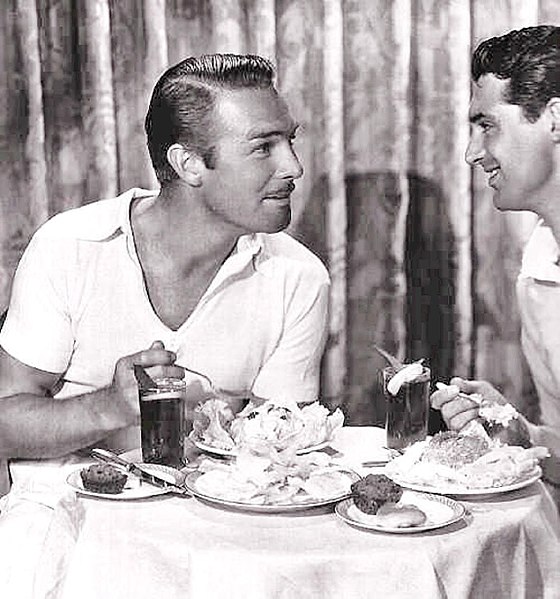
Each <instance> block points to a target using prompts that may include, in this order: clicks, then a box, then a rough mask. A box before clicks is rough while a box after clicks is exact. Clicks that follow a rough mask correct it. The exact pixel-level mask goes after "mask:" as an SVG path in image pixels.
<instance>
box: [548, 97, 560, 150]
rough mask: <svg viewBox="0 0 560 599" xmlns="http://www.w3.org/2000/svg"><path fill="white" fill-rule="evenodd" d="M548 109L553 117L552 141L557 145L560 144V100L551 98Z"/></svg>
mask: <svg viewBox="0 0 560 599" xmlns="http://www.w3.org/2000/svg"><path fill="white" fill-rule="evenodd" d="M546 109H547V110H548V112H549V114H550V116H551V126H552V127H551V130H552V139H553V140H554V142H555V143H560V98H551V99H550V100H549V101H548V103H547V105H546Z"/></svg>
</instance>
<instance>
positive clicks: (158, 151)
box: [144, 54, 274, 185]
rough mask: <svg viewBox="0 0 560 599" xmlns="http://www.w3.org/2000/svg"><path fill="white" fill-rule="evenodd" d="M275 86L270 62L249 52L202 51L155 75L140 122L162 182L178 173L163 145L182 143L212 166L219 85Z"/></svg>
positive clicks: (230, 87) (229, 87) (232, 87)
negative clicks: (215, 111)
mask: <svg viewBox="0 0 560 599" xmlns="http://www.w3.org/2000/svg"><path fill="white" fill-rule="evenodd" d="M247 88H249V89H250V88H253V89H267V88H274V67H273V66H272V63H271V62H270V61H268V60H267V59H266V58H263V57H261V56H256V55H252V54H246V55H239V54H205V55H202V56H198V57H189V58H186V59H185V60H183V61H181V62H180V63H178V64H176V65H175V66H172V67H171V68H169V69H168V70H167V71H166V72H165V73H164V74H163V75H162V76H161V77H160V78H159V80H158V81H157V83H156V85H155V87H154V90H153V92H152V97H151V100H150V105H149V107H148V112H147V114H146V120H145V123H144V128H145V131H146V136H147V142H148V150H149V152H150V158H151V160H152V164H153V166H154V169H155V172H156V176H157V178H158V180H159V182H160V183H161V184H162V185H163V184H165V183H167V182H169V181H172V180H173V179H176V178H177V173H176V172H175V171H174V170H173V168H172V167H171V165H170V164H169V162H168V160H167V150H168V149H169V147H170V146H171V145H172V144H174V143H180V144H182V145H183V146H184V147H185V148H187V149H188V150H189V151H191V152H193V153H195V154H197V155H199V156H200V157H201V158H202V159H203V160H204V163H205V165H206V166H207V167H209V168H213V166H214V152H215V146H214V143H215V138H214V127H213V111H214V106H215V102H216V97H217V95H218V94H219V93H220V91H222V90H239V89H247Z"/></svg>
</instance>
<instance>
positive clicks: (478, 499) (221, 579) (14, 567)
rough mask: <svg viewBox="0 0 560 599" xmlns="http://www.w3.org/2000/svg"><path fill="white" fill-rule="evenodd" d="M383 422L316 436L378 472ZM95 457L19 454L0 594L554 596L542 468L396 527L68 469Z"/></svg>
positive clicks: (251, 598)
mask: <svg viewBox="0 0 560 599" xmlns="http://www.w3.org/2000/svg"><path fill="white" fill-rule="evenodd" d="M385 443H386V437H385V431H384V430H383V429H382V428H379V427H371V426H344V427H342V428H341V429H339V430H338V431H337V432H336V434H335V436H334V438H333V440H332V441H331V442H330V443H329V444H328V446H327V447H325V448H324V449H323V451H326V452H328V453H329V455H330V456H331V457H332V459H333V460H336V461H337V462H338V463H340V464H343V465H344V466H345V467H348V468H352V469H353V470H354V471H355V472H357V473H358V474H359V475H362V476H363V475H366V474H367V473H382V472H383V465H380V464H378V463H376V460H375V459H373V458H372V456H376V455H379V451H380V448H382V447H383V446H384V445H385ZM88 463H93V462H92V460H89V461H88V459H85V458H84V457H79V458H78V457H75V456H74V457H73V458H71V459H66V460H62V459H61V460H20V461H18V462H13V463H12V464H11V471H12V479H13V486H12V489H11V491H10V492H9V493H8V494H7V495H6V496H4V497H3V498H2V500H1V501H0V509H1V512H0V568H1V572H0V574H1V576H0V597H6V598H10V599H11V598H14V599H27V598H28V597H29V598H33V599H37V598H39V597H40V598H43V597H45V598H46V597H48V598H49V599H77V598H79V599H125V598H126V599H129V598H134V599H154V598H159V597H164V598H165V599H187V598H188V599H216V598H221V599H226V598H231V599H267V598H275V599H287V598H296V597H297V598H298V599H353V598H355V599H367V598H383V599H391V598H396V599H408V598H411V599H412V598H414V599H418V598H430V599H438V598H442V599H443V598H447V599H467V598H469V599H483V598H492V599H517V598H519V599H521V598H544V599H555V598H559V597H560V519H559V515H558V512H557V508H556V506H555V503H554V502H553V500H552V499H551V497H550V495H549V493H548V491H547V490H546V488H545V487H544V485H543V484H542V482H541V481H539V480H537V481H535V482H532V483H531V484H529V485H526V486H523V487H521V488H518V489H514V490H511V491H508V492H504V493H492V494H490V495H481V496H477V495H469V496H467V497H466V498H457V501H458V502H459V503H460V504H461V506H463V507H464V508H465V509H464V513H462V517H461V518H459V519H458V520H457V521H454V522H451V523H450V524H448V525H445V526H440V527H436V528H433V529H431V530H425V531H417V532H414V531H413V529H410V530H408V531H406V532H402V531H400V532H399V533H393V532H383V531H380V530H370V529H366V528H363V527H360V526H353V525H351V524H348V523H347V522H345V521H343V519H341V518H340V517H338V515H337V513H336V512H335V505H334V504H328V503H327V504H324V505H319V506H316V507H313V508H310V509H302V510H296V511H286V512H283V511H280V512H267V511H264V512H263V511H253V510H251V509H239V508H238V507H231V506H229V505H224V504H221V503H220V502H212V501H206V500H203V499H200V498H197V497H193V496H192V495H189V494H178V493H173V492H170V493H163V494H160V495H157V496H151V497H144V498H137V499H128V500H127V499H117V498H112V499H107V498H103V497H98V496H91V495H86V494H83V493H80V492H79V491H76V489H75V488H72V487H70V486H69V485H68V483H67V479H68V476H69V475H70V474H71V473H72V472H75V471H76V469H77V468H81V467H83V466H84V465H87V464H88Z"/></svg>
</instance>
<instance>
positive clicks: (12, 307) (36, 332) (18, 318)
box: [0, 230, 73, 373]
mask: <svg viewBox="0 0 560 599" xmlns="http://www.w3.org/2000/svg"><path fill="white" fill-rule="evenodd" d="M65 246H68V240H65V242H63V241H62V240H58V239H52V238H50V237H49V236H47V235H44V234H42V231H41V230H39V231H38V232H37V233H36V234H35V235H34V236H33V238H32V239H31V241H30V243H29V245H28V246H27V248H26V250H25V252H24V254H23V256H22V258H21V260H20V263H19V265H18V267H17V270H16V274H15V277H14V281H13V285H12V293H11V297H10V304H9V308H8V314H7V317H6V321H5V322H4V326H3V327H2V331H0V345H1V346H2V347H3V348H4V350H5V351H6V352H8V353H9V354H10V355H11V356H12V357H13V358H15V359H17V360H19V361H20V362H22V363H24V364H26V365H28V366H32V367H33V368H38V369H40V370H45V371H47V372H54V373H62V372H64V371H65V370H66V368H67V366H68V362H69V360H70V356H71V353H72V347H73V335H72V327H71V320H70V316H69V310H68V301H67V297H68V293H67V260H68V253H69V250H70V248H69V247H65Z"/></svg>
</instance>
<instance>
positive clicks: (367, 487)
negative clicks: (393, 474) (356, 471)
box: [350, 474, 403, 514]
mask: <svg viewBox="0 0 560 599" xmlns="http://www.w3.org/2000/svg"><path fill="white" fill-rule="evenodd" d="M350 490H351V491H352V499H353V500H354V504H355V505H356V507H357V508H358V509H359V510H361V511H362V512H364V513H365V514H377V510H378V509H379V508H380V507H381V506H382V505H385V504H386V503H389V502H391V503H397V501H399V499H400V498H401V496H402V494H403V489H402V487H400V486H399V485H397V484H396V483H394V482H393V481H392V480H391V479H390V478H388V477H387V476H385V475H384V474H368V475H367V476H366V477H365V478H362V479H360V480H359V481H357V482H355V483H353V484H352V485H351V487H350Z"/></svg>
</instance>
